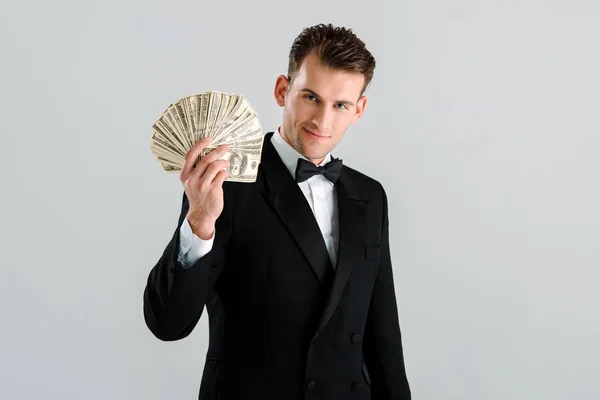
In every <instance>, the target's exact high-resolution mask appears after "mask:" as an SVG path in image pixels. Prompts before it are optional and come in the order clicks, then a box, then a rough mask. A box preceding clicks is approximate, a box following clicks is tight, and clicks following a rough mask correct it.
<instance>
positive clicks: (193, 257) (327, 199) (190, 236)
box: [179, 130, 339, 268]
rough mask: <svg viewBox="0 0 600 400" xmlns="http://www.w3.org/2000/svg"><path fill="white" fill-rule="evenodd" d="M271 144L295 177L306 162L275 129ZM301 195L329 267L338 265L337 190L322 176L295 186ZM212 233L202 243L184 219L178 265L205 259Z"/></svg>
mask: <svg viewBox="0 0 600 400" xmlns="http://www.w3.org/2000/svg"><path fill="white" fill-rule="evenodd" d="M271 143H272V144H273V147H275V151H277V153H278V154H279V157H281V160H282V161H283V163H284V164H285V166H286V168H287V169H288V171H289V172H290V174H292V177H295V174H296V165H297V163H298V158H303V159H305V160H306V157H304V156H303V155H302V154H300V153H299V152H298V151H296V149H294V148H293V147H292V146H290V145H289V144H288V143H287V142H286V141H285V140H284V139H283V137H282V136H281V134H280V133H279V130H277V131H276V132H275V133H274V134H273V136H272V137H271ZM330 160H331V154H327V155H326V156H325V159H324V160H323V161H322V162H321V164H319V165H321V166H322V165H325V164H327V163H328V162H329V161H330ZM298 186H299V187H300V189H301V190H302V193H304V196H305V197H306V201H307V202H308V205H309V206H310V208H311V210H312V212H313V214H314V216H315V219H316V221H317V224H318V225H319V228H320V229H321V234H322V235H323V239H324V240H325V245H326V246H327V251H328V252H329V257H330V259H331V264H332V265H333V266H334V268H335V266H336V265H337V249H338V241H339V228H338V209H337V191H336V190H335V187H334V185H333V183H331V182H330V181H329V180H328V179H327V178H325V177H324V176H323V175H314V176H312V177H310V178H309V179H307V180H306V181H304V182H301V183H299V184H298ZM214 238H215V233H213V236H212V238H210V239H208V240H202V239H200V238H199V237H198V236H196V235H195V234H194V233H193V232H192V229H191V227H190V225H189V222H188V220H187V218H184V219H183V223H182V224H181V229H180V240H179V244H180V245H179V262H180V264H181V265H182V266H183V267H184V268H185V267H189V266H191V265H192V264H194V263H195V262H196V261H198V260H199V259H200V258H202V257H204V256H205V255H206V254H207V253H208V252H209V251H210V250H211V249H212V245H213V241H214Z"/></svg>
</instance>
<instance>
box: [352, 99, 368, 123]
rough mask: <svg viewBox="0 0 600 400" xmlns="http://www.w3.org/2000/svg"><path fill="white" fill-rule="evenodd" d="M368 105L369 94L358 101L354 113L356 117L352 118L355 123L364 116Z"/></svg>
mask: <svg viewBox="0 0 600 400" xmlns="http://www.w3.org/2000/svg"><path fill="white" fill-rule="evenodd" d="M366 107H367V96H361V97H360V99H358V101H357V102H356V112H355V113H354V118H352V123H355V122H356V121H358V120H359V119H360V117H362V115H363V113H364V112H365V108H366Z"/></svg>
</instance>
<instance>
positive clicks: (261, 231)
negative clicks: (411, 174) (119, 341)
mask: <svg viewBox="0 0 600 400" xmlns="http://www.w3.org/2000/svg"><path fill="white" fill-rule="evenodd" d="M374 68H375V60H374V58H373V57H372V56H371V54H370V52H369V51H368V50H367V49H366V48H365V45H364V43H363V42H362V41H361V40H359V39H358V38H357V37H356V36H355V35H354V34H353V33H352V32H351V30H347V29H343V28H334V27H333V26H331V25H317V26H314V27H311V28H307V29H305V30H304V31H303V32H302V33H301V34H300V35H299V36H298V37H297V38H296V40H295V41H294V43H293V45H292V48H291V51H290V60H289V70H288V75H287V76H284V75H281V76H279V77H278V78H277V80H276V83H275V90H274V95H275V99H276V101H277V104H278V105H279V106H281V107H283V122H282V124H281V126H280V127H279V129H278V130H277V131H275V132H269V133H268V134H266V135H265V137H264V146H263V152H262V158H261V163H260V166H259V173H258V177H257V181H256V182H255V183H236V182H229V181H228V182H224V180H225V179H226V178H227V177H228V176H229V173H228V172H227V169H228V166H229V164H228V162H227V161H225V160H219V158H220V157H221V156H222V155H223V154H224V153H225V151H226V150H227V146H221V147H219V148H217V149H216V150H214V151H213V152H211V153H210V154H209V155H207V156H206V157H204V158H203V159H202V160H201V161H200V162H199V163H198V164H197V165H196V166H195V167H194V160H196V159H197V157H198V155H199V154H201V153H202V150H203V148H205V147H206V146H207V145H208V144H209V142H208V141H207V140H204V141H201V142H198V143H197V144H196V145H195V146H194V147H193V148H192V149H191V150H190V152H189V153H188V155H187V158H186V162H185V165H184V168H183V170H182V172H181V176H180V179H181V182H182V183H183V186H184V188H185V193H184V195H183V204H182V210H181V215H180V218H179V221H178V225H177V229H176V230H175V232H174V235H173V237H172V239H171V241H170V242H169V244H168V245H167V246H166V249H165V250H164V252H163V254H162V257H161V258H160V260H159V261H158V263H157V264H156V265H155V266H154V268H153V269H152V271H151V272H150V274H149V277H148V282H147V287H146V290H145V293H144V316H145V319H146V323H147V325H148V327H149V329H150V330H151V331H152V333H153V334H154V335H155V336H156V337H158V338H159V339H161V340H165V341H168V340H179V339H182V338H185V337H186V336H187V335H189V334H190V333H191V332H192V330H193V329H194V327H195V326H196V324H197V322H198V320H199V318H200V316H201V314H202V312H203V309H204V307H205V306H206V309H207V312H208V314H209V331H210V341H209V348H208V352H207V357H206V364H205V367H204V373H203V376H202V381H201V386H200V394H199V396H200V397H199V398H200V399H221V400H231V399H236V400H237V399H252V400H267V399H277V400H297V399H323V400H325V399H327V400H337V399H340V400H342V399H344V400H345V399H364V400H367V399H373V400H383V399H386V400H387V399H396V400H408V399H410V398H411V393H410V389H409V384H408V381H407V377H406V373H405V367H404V359H403V350H402V343H401V334H400V328H399V322H398V310H397V305H396V297H395V293H394V283H393V274H392V266H391V261H390V249H389V240H388V209H387V198H386V194H385V191H384V189H383V187H382V186H381V185H380V184H379V183H378V182H377V181H375V180H373V179H371V178H369V177H367V176H365V175H363V174H361V173H359V172H357V171H355V170H353V169H351V168H349V167H348V166H345V165H344V166H342V164H341V161H340V160H332V157H331V154H330V153H331V151H332V150H333V149H334V148H335V146H336V145H337V144H338V143H339V141H340V140H341V139H342V137H343V136H344V133H345V132H346V129H347V128H348V126H349V125H350V124H353V123H355V122H356V121H357V120H358V119H359V118H360V117H361V115H362V114H363V112H364V109H365V105H366V97H365V96H364V95H363V94H364V91H365V89H366V87H367V85H368V84H369V82H370V80H371V78H372V76H373V70H374ZM318 167H321V168H318Z"/></svg>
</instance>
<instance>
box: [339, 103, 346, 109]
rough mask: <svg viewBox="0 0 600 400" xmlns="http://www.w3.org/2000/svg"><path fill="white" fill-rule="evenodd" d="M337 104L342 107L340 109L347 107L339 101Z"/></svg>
mask: <svg viewBox="0 0 600 400" xmlns="http://www.w3.org/2000/svg"><path fill="white" fill-rule="evenodd" d="M338 106H341V107H338V108H342V109H346V108H348V107H346V105H345V104H342V103H339V104H338Z"/></svg>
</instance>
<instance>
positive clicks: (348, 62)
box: [288, 24, 375, 95]
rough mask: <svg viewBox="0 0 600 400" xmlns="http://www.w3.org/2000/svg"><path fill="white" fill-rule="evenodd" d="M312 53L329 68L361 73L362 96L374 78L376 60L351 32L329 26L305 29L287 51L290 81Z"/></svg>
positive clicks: (322, 25) (321, 25) (347, 29)
mask: <svg viewBox="0 0 600 400" xmlns="http://www.w3.org/2000/svg"><path fill="white" fill-rule="evenodd" d="M313 52H314V54H315V55H316V56H317V57H318V59H319V60H320V61H321V63H323V65H325V66H327V67H329V68H332V69H337V70H342V71H346V72H356V73H361V74H363V76H364V77H365V85H364V87H363V90H362V92H361V95H362V93H364V91H365V90H366V88H367V86H368V85H369V83H370V82H371V79H373V72H374V71H375V58H374V57H373V55H372V54H371V52H370V51H369V50H367V47H366V45H365V43H364V42H363V41H362V40H360V39H359V38H358V37H357V36H356V35H355V34H354V33H353V32H352V29H349V28H344V27H334V26H333V25H332V24H327V25H325V24H319V25H315V26H311V27H308V28H304V30H302V32H300V34H299V35H298V36H297V37H296V39H295V40H294V42H293V44H292V47H291V49H290V55H289V64H288V77H289V78H290V79H293V77H294V74H295V73H296V72H297V71H298V69H299V68H300V65H301V64H302V61H303V60H304V58H305V57H306V56H307V55H309V54H310V53H313Z"/></svg>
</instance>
